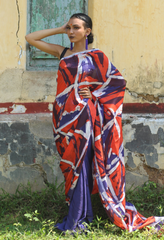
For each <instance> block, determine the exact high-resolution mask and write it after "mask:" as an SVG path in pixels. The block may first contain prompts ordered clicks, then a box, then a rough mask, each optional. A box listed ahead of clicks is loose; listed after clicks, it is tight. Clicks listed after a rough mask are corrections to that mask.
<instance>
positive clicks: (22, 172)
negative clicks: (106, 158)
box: [0, 113, 164, 193]
mask: <svg viewBox="0 0 164 240" xmlns="http://www.w3.org/2000/svg"><path fill="white" fill-rule="evenodd" d="M123 137H124V149H125V166H126V187H127V188H129V187H131V186H133V187H136V186H138V185H142V184H143V183H144V182H146V181H147V180H151V181H155V182H157V183H159V184H160V185H163V184H164V161H163V157H164V115H162V114H161V115H160V114H158V115H155V114H147V115H143V114H142V115H139V114H131V115H130V114H123ZM59 161H60V157H59V155H58V153H57V150H56V146H55V142H54V139H53V131H52V114H51V113H38V114H15V115H14V114H5V115H0V188H3V189H4V190H5V191H7V192H9V193H15V191H16V189H17V187H18V185H19V184H23V185H26V184H28V183H30V185H31V187H32V190H33V191H35V190H37V191H40V190H41V189H43V188H45V187H46V186H47V184H48V183H54V184H55V183H56V180H57V182H58V183H60V182H62V181H64V178H63V175H62V173H61V170H60V168H59Z"/></svg>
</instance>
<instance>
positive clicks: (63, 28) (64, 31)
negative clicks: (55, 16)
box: [61, 22, 68, 33]
mask: <svg viewBox="0 0 164 240" xmlns="http://www.w3.org/2000/svg"><path fill="white" fill-rule="evenodd" d="M67 24H68V22H66V23H65V24H64V25H63V26H61V28H62V30H63V33H67V29H66V27H67Z"/></svg>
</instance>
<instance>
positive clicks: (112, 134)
mask: <svg viewBox="0 0 164 240" xmlns="http://www.w3.org/2000/svg"><path fill="white" fill-rule="evenodd" d="M86 86H87V87H89V89H90V91H91V93H92V100H90V99H86V98H83V97H82V96H80V95H79V94H78V91H79V89H81V88H83V87H86ZM124 91H125V80H124V79H123V77H122V76H121V74H120V72H119V71H118V70H117V69H116V68H115V67H114V66H113V65H112V63H111V62H110V61H109V60H108V58H107V57H106V55H105V54H104V53H103V52H102V51H100V50H98V49H93V50H87V51H84V52H80V53H77V54H73V55H71V56H68V57H65V58H62V59H61V61H60V64H59V70H58V78H57V94H56V99H55V102H54V108H53V131H54V138H55V142H56V146H57V150H58V152H59V154H60V156H61V161H60V168H61V170H62V173H63V174H64V178H65V195H66V201H67V202H68V204H70V209H69V214H68V216H67V217H66V218H67V220H68V219H69V220H68V221H67V224H65V226H64V228H63V226H62V227H61V229H62V230H66V229H75V227H76V226H80V224H79V225H78V222H79V223H81V222H82V221H83V220H84V221H86V219H88V222H89V221H91V220H92V218H93V215H92V209H91V202H90V197H89V195H90V193H91V191H92V193H96V192H99V195H100V198H101V201H102V204H103V206H104V208H105V210H106V212H107V215H108V216H109V218H110V219H111V221H112V222H113V223H114V224H116V225H117V226H119V227H120V228H122V229H127V230H128V231H130V232H131V231H134V230H136V229H140V228H143V227H144V226H147V225H151V226H152V225H158V226H159V224H162V223H163V222H164V217H149V218H145V217H143V216H142V215H141V214H140V213H138V212H137V210H136V208H135V207H134V205H132V204H131V203H128V202H126V201H125V165H124V149H123V138H122V124H121V121H122V106H123V96H124ZM91 152H92V153H91ZM89 162H90V165H89ZM87 169H90V170H88V173H86V172H87V171H86V170H87ZM85 173H86V174H85ZM90 176H93V180H92V178H91V179H89V178H90ZM92 181H93V188H92V183H91V182H92ZM81 184H82V185H81ZM78 198H79V199H78ZM81 202H82V203H81ZM76 204H79V206H76ZM86 205H87V209H86ZM76 207H77V208H78V207H79V208H80V209H81V210H80V212H81V213H78V214H79V215H78V214H77V213H73V214H75V215H76V216H75V215H70V214H72V211H75V212H76ZM84 213H85V214H84ZM84 215H85V216H84ZM64 221H66V220H63V222H64ZM70 222H72V223H71V224H70V225H69V223H70ZM66 225H69V226H67V227H66ZM59 228H60V226H59Z"/></svg>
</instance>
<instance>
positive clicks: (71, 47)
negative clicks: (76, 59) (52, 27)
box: [70, 42, 73, 50]
mask: <svg viewBox="0 0 164 240" xmlns="http://www.w3.org/2000/svg"><path fill="white" fill-rule="evenodd" d="M70 49H71V50H72V49H73V43H72V42H71V46H70Z"/></svg>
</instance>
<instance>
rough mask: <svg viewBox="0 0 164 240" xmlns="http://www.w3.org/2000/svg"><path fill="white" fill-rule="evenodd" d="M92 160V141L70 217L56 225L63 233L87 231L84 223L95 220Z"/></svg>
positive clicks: (70, 209) (73, 197) (73, 198)
mask: <svg viewBox="0 0 164 240" xmlns="http://www.w3.org/2000/svg"><path fill="white" fill-rule="evenodd" d="M92 159H93V149H92V144H91V139H90V141H89V144H88V149H87V153H86V156H85V159H84V163H83V166H82V169H81V172H80V175H79V179H78V182H77V185H76V187H75V189H74V192H73V194H72V198H71V201H70V206H69V211H68V215H67V216H66V217H65V218H64V219H63V222H62V223H57V224H56V225H55V227H57V228H58V229H59V230H61V231H66V230H76V229H77V228H78V229H85V227H86V226H85V224H84V223H89V222H91V221H92V220H93V212H92V203H91V192H92V188H93V179H92V174H91V172H92Z"/></svg>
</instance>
